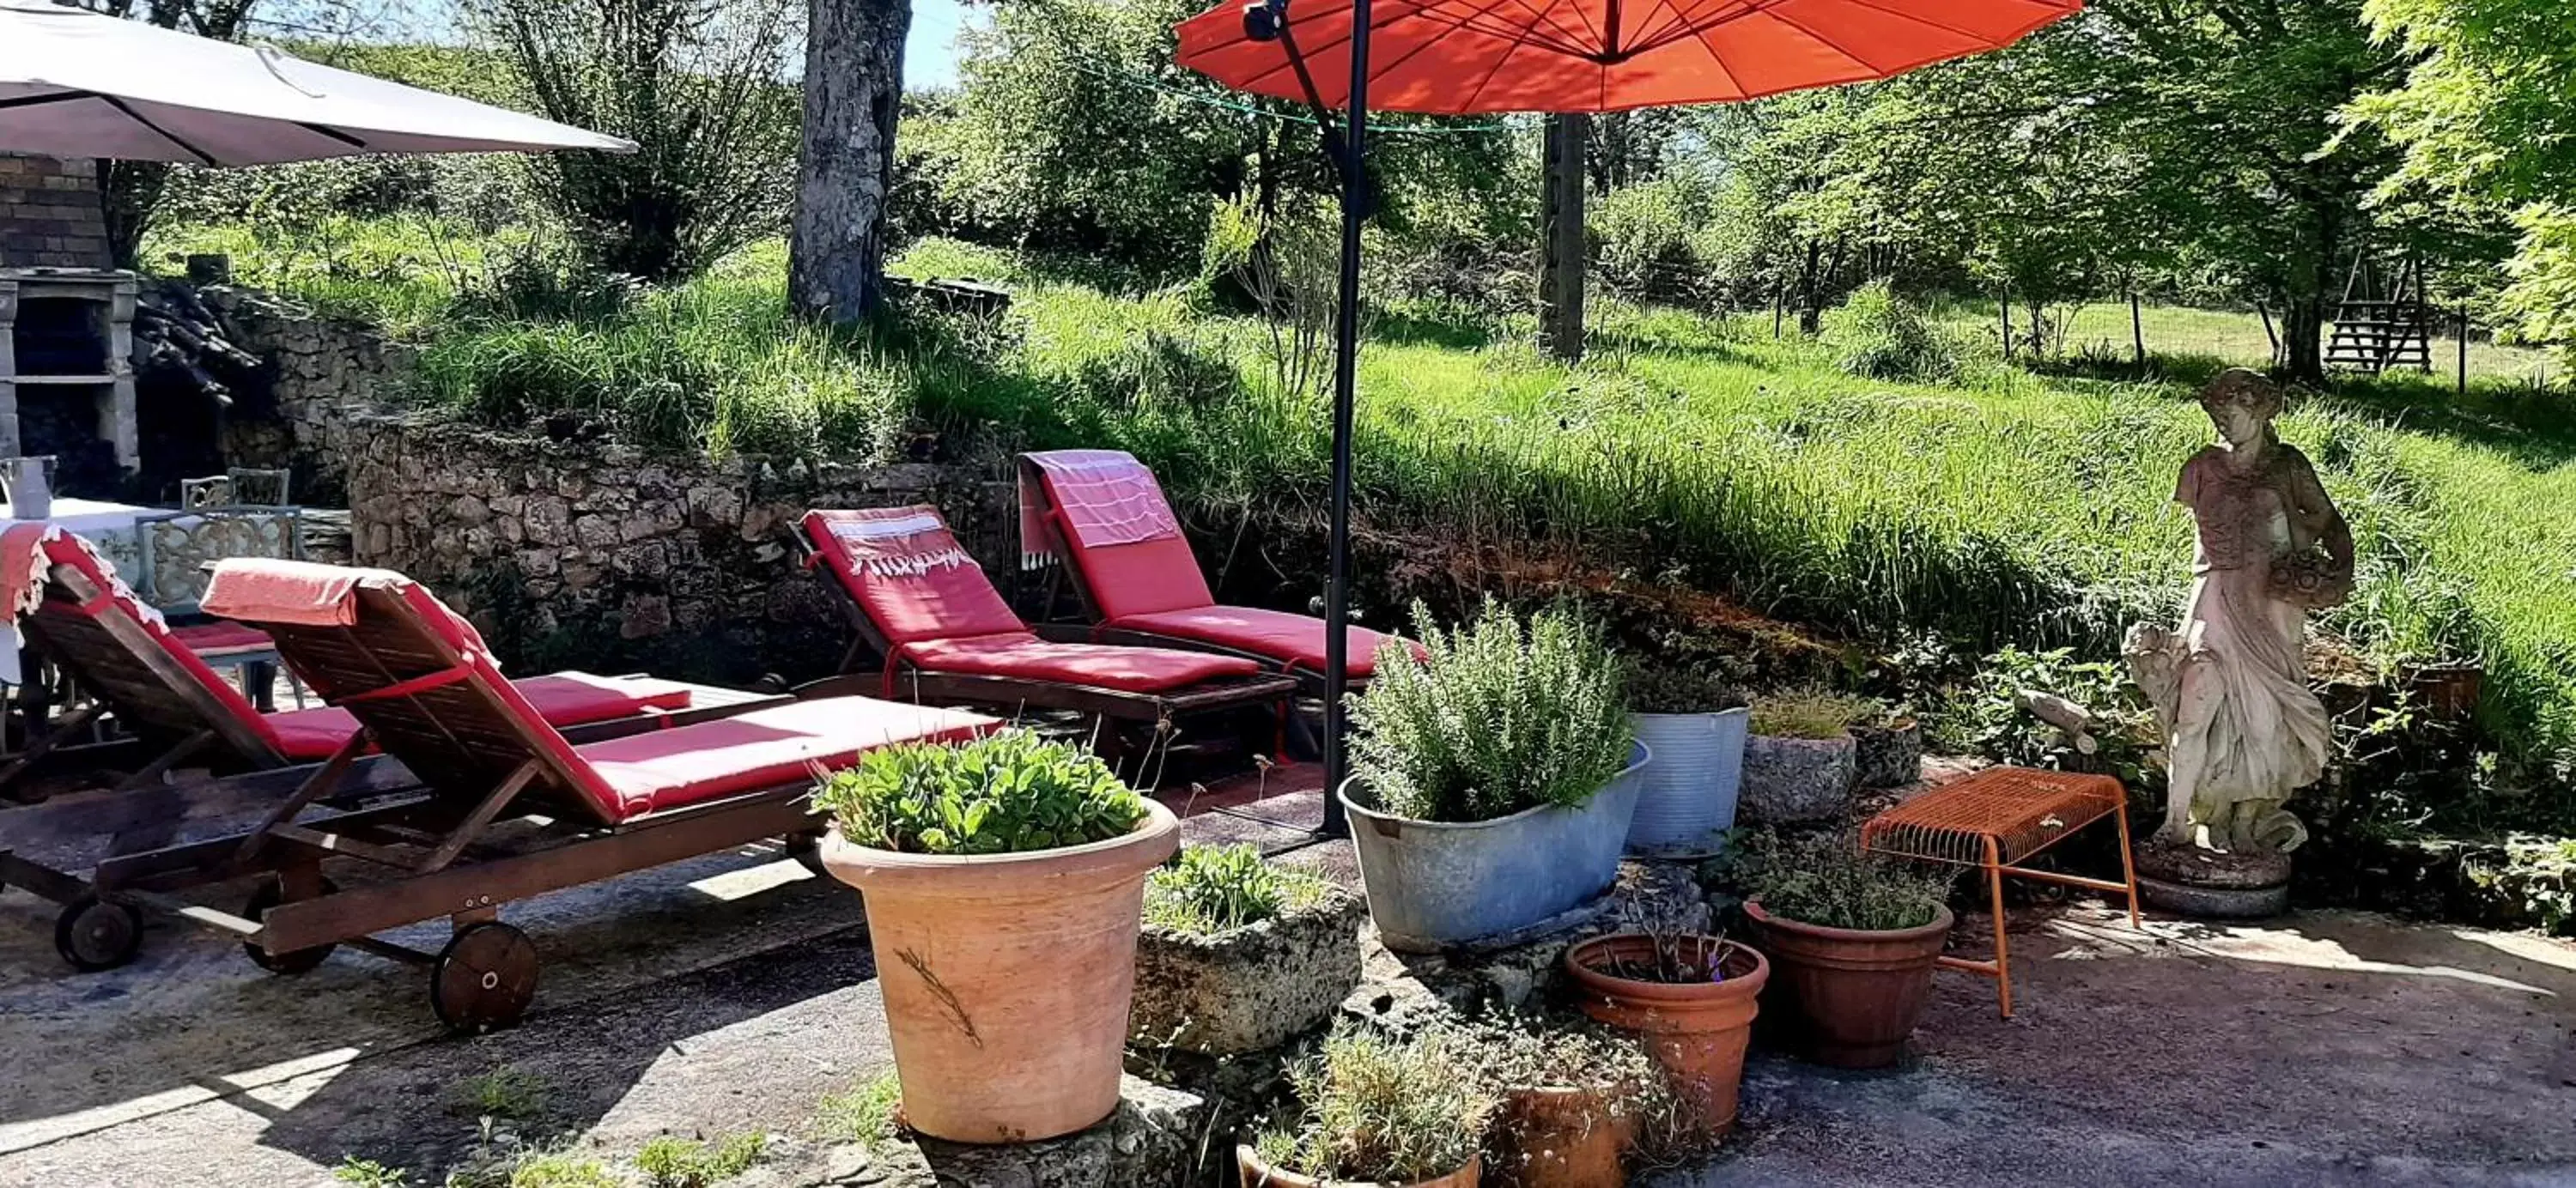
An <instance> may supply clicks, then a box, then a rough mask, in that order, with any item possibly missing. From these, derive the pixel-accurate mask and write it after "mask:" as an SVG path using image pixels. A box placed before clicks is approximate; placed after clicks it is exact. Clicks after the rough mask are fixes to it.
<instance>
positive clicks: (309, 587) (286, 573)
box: [198, 558, 405, 627]
mask: <svg viewBox="0 0 2576 1188" xmlns="http://www.w3.org/2000/svg"><path fill="white" fill-rule="evenodd" d="M369 579H379V580H392V581H402V580H405V579H404V578H403V576H402V575H401V574H398V573H395V572H393V571H392V570H387V569H361V568H358V567H356V566H351V565H317V564H314V563H312V562H309V561H278V562H274V563H270V564H261V563H258V562H257V561H254V560H252V559H248V558H243V559H239V560H238V561H228V562H226V563H224V564H221V565H218V566H216V567H215V574H214V576H213V577H212V578H209V579H207V581H206V593H205V597H204V598H202V599H200V600H199V602H198V606H199V608H200V609H202V610H204V611H205V612H206V613H207V614H210V615H218V616H221V617H223V618H227V619H248V620H250V621H252V622H255V623H293V624H297V625H299V626H305V627H346V626H348V625H349V624H351V623H354V622H357V614H358V608H357V603H356V600H355V599H354V598H353V597H352V595H353V594H355V593H356V591H357V589H358V584H359V583H360V582H363V581H367V580H369Z"/></svg>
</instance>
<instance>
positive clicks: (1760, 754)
mask: <svg viewBox="0 0 2576 1188" xmlns="http://www.w3.org/2000/svg"><path fill="white" fill-rule="evenodd" d="M1870 709H1871V703H1870V702H1869V701H1867V700H1866V699H1864V698H1859V697H1850V696H1845V695H1843V694H1839V693H1829V692H1825V691H1823V690H1817V689H1804V690H1797V691H1794V692H1788V693H1779V694H1774V695H1771V696H1767V697H1757V698H1755V699H1754V700H1753V723H1752V725H1753V733H1752V737H1750V738H1748V739H1746V740H1745V744H1744V794H1743V805H1742V812H1743V815H1744V816H1745V817H1747V818H1750V819H1751V820H1752V821H1754V822H1755V823H1757V824H1763V825H1785V824H1790V823H1793V822H1798V821H1828V820H1833V819H1836V818H1839V817H1841V816H1842V815H1843V812H1844V810H1846V809H1848V808H1849V807H1850V806H1851V796H1852V787H1853V785H1854V783H1855V782H1856V780H1857V778H1858V769H1857V764H1858V759H1859V748H1858V744H1856V743H1854V742H1853V741H1852V735H1851V724H1852V720H1853V719H1855V718H1859V717H1862V716H1864V715H1866V714H1868V713H1869V712H1870Z"/></svg>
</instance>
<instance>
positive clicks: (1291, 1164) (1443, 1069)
mask: <svg viewBox="0 0 2576 1188" xmlns="http://www.w3.org/2000/svg"><path fill="white" fill-rule="evenodd" d="M1476 1074H1477V1061H1476V1054H1475V1051H1474V1045H1473V1044H1472V1043H1470V1042H1469V1041H1468V1040H1467V1039H1466V1038H1465V1037H1464V1036H1462V1035H1460V1034H1459V1033H1456V1032H1450V1031H1436V1030H1435V1031H1428V1032H1424V1033H1423V1034H1421V1035H1419V1036H1416V1037H1415V1038H1413V1039H1411V1040H1409V1041H1399V1040H1392V1039H1388V1038H1386V1037H1384V1036H1381V1035H1379V1034H1377V1033H1376V1032H1374V1031H1370V1030H1367V1029H1366V1028H1364V1027H1362V1026H1359V1025H1356V1024H1345V1025H1343V1026H1341V1027H1338V1028H1336V1029H1335V1030H1334V1032H1333V1033H1332V1034H1331V1035H1329V1036H1327V1037H1325V1039H1324V1049H1323V1051H1322V1052H1320V1053H1317V1054H1315V1055H1313V1056H1309V1057H1307V1058H1305V1059H1303V1060H1299V1061H1297V1062H1296V1063H1294V1064H1292V1065H1290V1066H1289V1068H1288V1083H1289V1085H1290V1087H1291V1088H1293V1089H1294V1090H1295V1091H1296V1096H1297V1100H1298V1102H1299V1103H1300V1105H1301V1106H1302V1108H1303V1112H1302V1114H1301V1116H1300V1117H1299V1119H1298V1121H1297V1124H1296V1125H1295V1126H1293V1127H1285V1128H1276V1129H1272V1130H1268V1131H1265V1132H1263V1133H1262V1135H1261V1138H1260V1141H1259V1142H1258V1143H1257V1144H1256V1149H1257V1150H1258V1151H1259V1152H1260V1153H1261V1158H1262V1159H1263V1160H1264V1161H1265V1162H1268V1163H1269V1164H1270V1165H1271V1166H1273V1167H1278V1168H1286V1169H1290V1170H1294V1171H1297V1172H1301V1173H1303V1174H1305V1175H1309V1176H1313V1177H1316V1178H1318V1179H1328V1180H1334V1181H1341V1180H1360V1181H1382V1182H1385V1183H1392V1184H1402V1183H1409V1182H1411V1181H1414V1180H1423V1179H1429V1178H1431V1177H1433V1176H1437V1175H1445V1174H1447V1173H1449V1172H1452V1171H1456V1170H1457V1169H1458V1168H1459V1167H1461V1166H1463V1165H1464V1164H1465V1163H1466V1162H1467V1160H1469V1159H1470V1158H1473V1157H1474V1156H1475V1154H1476V1151H1477V1148H1478V1147H1479V1146H1480V1145H1481V1144H1482V1142H1483V1139H1484V1133H1485V1126H1486V1123H1487V1121H1488V1120H1489V1119H1490V1118H1491V1117H1492V1115H1493V1110H1494V1097H1493V1093H1492V1091H1491V1090H1489V1089H1487V1088H1485V1087H1484V1085H1483V1083H1482V1079H1481V1078H1480V1077H1478V1076H1477V1075H1476Z"/></svg>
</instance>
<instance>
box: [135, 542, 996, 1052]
mask: <svg viewBox="0 0 2576 1188" xmlns="http://www.w3.org/2000/svg"><path fill="white" fill-rule="evenodd" d="M328 569H329V567H319V566H306V565H303V564H302V563H298V562H286V561H265V562H261V561H228V562H225V563H223V565H221V566H219V567H218V569H217V571H216V580H215V583H214V585H213V586H212V588H211V589H210V590H209V592H208V595H207V599H208V604H209V606H210V607H211V608H214V609H216V610H217V611H218V613H224V614H227V615H229V616H230V617H234V618H240V619H244V620H245V621H249V622H252V623H254V624H255V625H257V626H260V627H263V628H265V629H267V630H268V631H269V632H270V633H271V635H272V636H274V637H275V638H276V639H277V641H278V647H279V650H280V652H281V653H282V654H283V655H284V657H285V658H286V661H287V663H289V664H290V665H292V666H294V667H295V669H296V670H297V671H298V672H299V673H302V674H303V675H304V677H305V679H306V680H307V682H308V683H309V684H310V685H311V686H312V687H313V689H314V690H315V691H316V692H318V693H320V694H321V695H322V696H323V697H324V698H325V699H326V700H328V701H330V702H332V703H333V704H336V705H341V706H344V707H346V708H347V709H348V710H349V711H350V712H351V713H352V714H354V715H356V716H357V717H358V719H359V720H360V721H361V722H363V723H364V724H365V726H366V737H367V738H368V739H372V740H373V741H374V742H375V743H376V744H377V745H378V746H380V747H382V748H383V750H384V752H385V753H386V754H387V755H390V756H392V757H393V758H395V759H397V760H399V761H401V762H402V763H404V764H405V765H407V766H408V767H409V768H410V769H411V771H412V772H414V773H416V774H418V775H419V776H420V777H421V779H422V787H421V789H420V791H419V792H418V793H417V794H414V795H410V796H406V797H401V798H397V799H396V800H395V801H394V802H393V803H390V804H385V805H375V806H368V807H363V808H357V809H354V810H352V811H349V812H346V813H342V814H340V815H338V816H335V817H331V818H328V819H324V820H319V821H313V820H305V819H302V817H303V814H304V812H305V810H306V809H307V808H308V807H309V806H311V805H314V804H316V803H319V802H321V801H324V800H326V799H329V798H331V797H333V796H334V795H336V794H339V793H341V792H343V791H345V790H346V789H347V788H348V787H349V785H350V780H351V778H352V771H353V768H354V767H355V765H356V763H357V761H358V751H359V748H360V746H361V743H360V742H359V741H357V740H352V742H351V743H350V744H349V745H348V746H346V747H344V748H343V749H342V751H341V753H340V754H337V755H334V756H333V757H332V758H331V759H330V760H329V761H328V762H326V763H324V764H323V765H322V766H321V767H320V768H318V769H316V770H315V771H313V772H312V773H311V774H310V775H308V776H306V777H305V778H304V780H303V781H302V782H301V783H300V784H299V785H298V786H297V787H296V788H295V790H294V792H293V793H292V794H291V795H290V796H289V797H288V798H287V799H286V800H285V801H283V802H282V803H280V804H278V805H277V806H276V807H275V808H274V809H272V810H271V811H270V813H269V814H268V816H267V818H266V819H265V820H264V821H262V822H261V823H260V825H259V826H258V827H257V828H256V829H253V830H251V831H249V832H248V833H245V834H241V835H238V836H235V837H231V838H224V839H218V840H216V841H212V842H204V843H198V844H195V845H190V846H180V847H173V848H171V849H167V850H160V851H154V852H149V853H144V854H136V855H129V856H125V857H120V858H116V859H112V860H110V861H108V862H106V863H103V864H102V865H101V866H100V867H99V870H98V872H97V882H98V884H99V886H100V887H101V888H102V889H105V890H107V891H110V892H116V893H129V894H151V893H153V892H154V891H155V890H156V889H157V888H158V887H159V886H160V885H161V883H162V882H163V881H164V880H167V879H170V878H173V877H181V878H196V877H202V874H201V873H200V872H205V871H217V872H222V873H224V874H227V875H237V874H243V873H252V872H259V873H266V874H268V875H270V876H271V879H270V881H269V882H268V883H267V885H266V886H264V887H263V888H262V892H261V894H260V895H259V896H257V897H255V898H254V900H253V902H252V905H251V908H250V909H249V910H248V911H245V912H244V913H242V914H241V915H238V916H234V915H229V914H225V913H220V912H212V911H207V910H204V909H197V910H195V911H192V912H190V913H189V917H190V918H191V919H193V920H196V921H198V922H200V923H204V924H207V925H209V926H212V927H216V928H221V929H225V930H228V931H231V932H234V933H236V934H238V935H240V936H241V937H242V938H243V943H244V945H245V947H246V948H247V949H248V950H249V951H250V954H251V956H252V958H253V959H254V960H255V961H258V962H259V963H260V964H261V965H262V966H264V967H266V968H269V969H272V970H275V971H278V972H283V973H296V972H302V971H304V970H308V969H311V968H313V967H314V966H316V965H318V964H320V963H321V961H322V960H323V959H324V958H325V957H326V956H328V954H329V952H330V951H331V949H332V947H333V946H335V945H339V944H349V945H351V946H353V947H356V948H360V949H363V950H366V951H368V952H371V953H375V954H378V955H381V956H386V957H391V958H394V959H397V960H402V961H408V962H416V963H420V964H425V965H427V966H429V967H430V970H431V978H430V1004H431V1007H432V1009H433V1010H434V1011H435V1012H436V1013H437V1015H438V1017H439V1019H440V1020H441V1021H443V1022H445V1023H446V1024H447V1025H448V1026H450V1027H452V1028H456V1029H459V1030H467V1031H471V1030H480V1029H483V1028H487V1027H496V1026H505V1025H507V1024H509V1023H512V1022H515V1021H516V1020H517V1019H518V1018H519V1017H520V1015H521V1013H522V1012H524V1011H525V1009H526V1008H527V1005H528V1002H529V1000H530V998H531V996H532V995H533V994H534V992H535V986H536V974H537V966H536V961H537V959H536V950H535V947H534V945H533V944H531V943H530V942H529V940H528V938H527V937H526V935H525V934H523V933H521V932H520V931H519V930H518V929H516V928H513V927H511V926H509V925H506V924H503V923H500V922H499V920H498V918H497V917H498V914H499V911H500V909H501V907H502V906H503V905H504V904H507V903H510V902H512V901H514V900H519V899H525V898H528V897H530V896H534V895H539V894H543V893H545V892H548V891H554V890H559V889H562V888H566V887H573V886H578V885H581V884H584V883H590V882H596V881H598V880H601V879H606V878H611V877H614V876H617V875H621V874H626V873H629V872H632V871H638V870H643V869H646V868H649V867H653V866H658V865H662V864H664V863H668V862H674V861H679V860H682V859H686V858H692V857H696V856H699V855H704V854H710V853H718V852H722V851H725V850H730V849H734V848H736V847H739V846H742V845H745V844H747V843H752V842H756V841H761V840H764V839H770V838H779V837H786V838H790V839H797V838H807V839H810V838H812V837H814V836H816V835H817V834H819V832H820V829H821V824H820V822H818V821H817V820H816V819H815V818H814V817H812V816H811V815H810V814H809V813H808V811H807V808H806V794H807V791H808V790H809V789H810V787H811V786H812V782H813V774H812V773H813V770H814V768H815V767H816V766H818V765H819V766H830V765H835V764H840V763H846V762H849V761H851V760H853V759H854V758H855V757H856V756H857V755H858V754H859V753H861V752H863V751H865V750H867V749H870V748H872V747H875V746H879V745H884V744H887V743H891V742H903V741H947V740H953V739H960V738H964V737H968V736H971V735H973V734H975V733H978V732H980V731H982V730H984V729H987V728H989V727H990V726H992V725H993V724H994V723H993V722H992V720H991V719H987V718H982V717H978V716H975V715H972V714H965V713H959V712H954V711H944V710H934V709H925V708H922V707H918V706H904V705H896V704H892V703H888V702H882V701H874V700H870V699H865V698H836V699H831V700H818V701H805V702H795V703H791V704H787V705H782V706H774V707H771V708H767V709H762V710H756V711H753V712H750V713H746V714H742V715H739V716H736V717H731V718H725V719H720V720H716V721H709V722H700V723H695V724H692V725H687V726H679V727H674V728H671V729H666V730H656V731H651V732H647V733H642V734H635V735H630V736H628V737H625V738H622V739H616V740H611V741H607V742H596V743H588V744H583V745H578V746H576V745H573V744H572V743H570V742H568V741H567V740H566V739H565V737H564V736H563V735H562V734H561V733H560V732H558V731H556V730H555V729H553V728H552V727H549V726H547V725H546V724H545V722H544V721H543V720H541V719H539V718H538V717H537V716H536V715H535V713H534V711H533V710H532V709H531V708H530V707H529V705H528V703H527V701H526V700H525V699H524V698H523V697H521V696H519V695H518V693H517V692H516V691H515V690H513V689H512V688H511V687H510V686H509V684H508V683H507V682H506V681H503V680H502V679H501V677H500V674H499V672H498V670H497V669H495V668H494V667H493V666H492V665H491V662H490V660H489V658H488V657H485V656H483V655H481V654H480V653H479V652H477V651H475V650H473V649H471V648H468V647H464V646H461V641H462V639H463V638H464V635H463V632H464V631H465V628H464V626H463V622H462V620H459V619H456V618H455V616H454V614H453V612H450V611H448V610H447V608H446V607H444V606H442V605H440V604H439V603H438V601H437V600H436V599H435V598H434V597H431V596H430V595H429V594H428V592H427V591H425V590H422V589H421V588H419V587H418V586H416V585H413V584H412V583H410V582H408V581H406V580H404V579H402V578H400V577H399V576H397V575H391V574H382V573H380V572H373V571H369V572H368V573H367V575H366V576H363V577H360V578H357V579H354V580H353V581H351V583H350V584H348V585H347V586H345V587H343V588H342V592H341V593H339V594H336V595H334V596H332V597H330V598H327V599H317V600H316V602H315V604H314V605H313V606H311V607H309V608H304V607H292V606H291V607H288V609H287V610H286V611H284V612H282V613H283V615H284V617H280V612H276V611H274V610H273V609H270V610H262V609H257V608H255V607H253V606H250V605H246V604H245V603H246V602H257V601H258V600H259V599H258V598H256V597H252V596H247V595H239V594H236V592H235V591H236V589H237V588H241V589H253V588H256V586H257V583H258V582H260V581H265V580H269V579H273V578H280V577H282V578H284V579H286V580H287V581H288V582H289V583H290V584H291V583H292V582H294V581H298V580H302V581H306V582H309V583H317V584H318V583H321V582H325V581H329V580H331V578H330V577H329V576H328V575H317V574H315V573H313V572H312V571H313V570H328ZM342 572H343V573H345V572H346V571H342ZM235 579H244V580H241V581H238V582H237V581H235ZM342 580H347V579H342ZM265 605H266V606H267V607H270V608H274V607H276V606H278V605H280V602H279V600H277V599H274V598H270V599H269V600H268V601H267V602H266V603H265ZM306 610H311V611H314V612H325V613H329V614H336V615H339V616H341V617H345V618H346V620H347V621H345V622H327V623H325V622H320V621H317V618H318V616H317V615H310V614H306V613H304V612H305V611H306ZM505 826H506V828H505ZM332 861H346V862H352V863H355V864H357V865H359V866H361V867H364V868H366V869H367V874H368V877H367V879H366V880H365V881H364V882H363V883H357V882H355V880H353V885H351V886H348V887H345V888H344V887H341V886H339V885H337V884H335V883H334V882H333V881H332V880H331V879H329V878H327V877H325V873H324V866H325V863H326V862H332ZM440 918H445V919H447V920H449V921H450V923H451V925H452V931H451V936H450V939H449V940H448V942H447V943H446V944H445V945H444V946H443V947H441V948H440V949H439V951H437V952H435V953H431V952H425V951H421V950H417V949H412V948H408V947H405V946H401V945H396V944H393V943H390V942H387V941H384V940H382V939H380V938H378V937H377V936H376V935H375V934H377V933H381V932H385V931H387V930H390V929H395V928H400V927H403V926H405V925H409V924H415V923H420V922H423V921H429V920H436V919H440Z"/></svg>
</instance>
